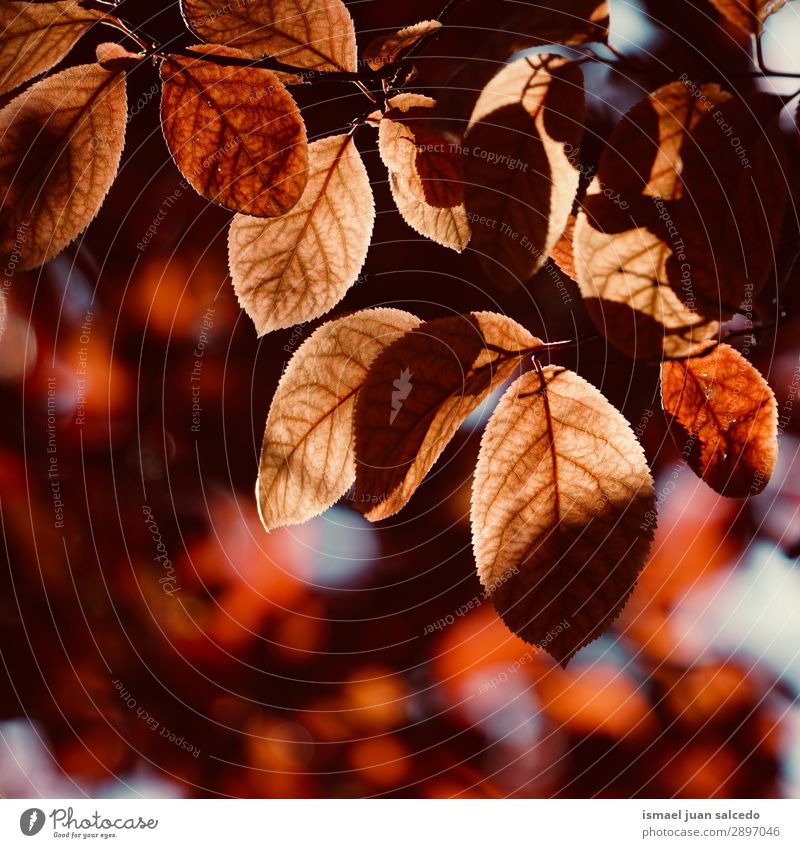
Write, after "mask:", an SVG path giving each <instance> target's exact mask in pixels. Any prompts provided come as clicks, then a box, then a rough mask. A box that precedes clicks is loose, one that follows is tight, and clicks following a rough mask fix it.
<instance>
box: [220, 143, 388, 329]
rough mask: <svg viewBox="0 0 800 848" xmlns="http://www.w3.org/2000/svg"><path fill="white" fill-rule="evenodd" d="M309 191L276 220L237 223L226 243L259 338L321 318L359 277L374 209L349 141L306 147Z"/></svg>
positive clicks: (240, 219) (364, 174) (237, 287)
mask: <svg viewBox="0 0 800 848" xmlns="http://www.w3.org/2000/svg"><path fill="white" fill-rule="evenodd" d="M309 153H310V160H311V161H310V165H309V178H308V185H307V186H306V189H305V191H304V192H303V196H302V197H301V198H300V201H299V203H298V204H297V205H296V206H295V207H294V209H292V210H291V211H290V212H289V213H287V214H286V215H284V216H283V217H281V218H276V219H273V220H264V219H259V218H251V217H247V216H244V215H237V216H236V217H235V218H234V219H233V221H232V222H231V228H230V233H229V236H228V258H229V262H230V269H231V277H232V279H233V286H234V289H235V290H236V295H237V297H238V298H239V302H240V303H241V305H242V306H243V307H244V308H245V310H247V314H248V315H249V316H250V317H251V318H252V319H253V322H254V323H255V325H256V329H257V330H258V333H259V334H263V333H267V332H269V331H270V330H278V329H281V328H283V327H292V326H294V325H295V324H299V323H301V322H303V321H309V320H310V319H312V318H317V317H319V316H320V315H324V314H325V313H326V312H327V311H328V310H329V309H332V308H333V307H334V306H335V305H336V304H337V303H338V302H339V301H340V300H341V299H342V298H343V297H344V296H345V294H346V292H347V290H348V289H349V288H350V286H352V285H353V283H354V282H355V281H356V278H357V277H358V273H359V271H360V270H361V267H362V265H363V264H364V260H365V259H366V256H367V250H368V249H369V242H370V238H371V236H372V227H373V224H374V222H375V204H374V201H373V198H372V189H371V188H370V184H369V177H368V175H367V170H366V168H365V167H364V163H363V161H362V160H361V156H360V155H359V153H358V150H357V149H356V146H355V144H354V143H353V139H352V136H351V135H337V136H330V137H328V138H324V139H321V140H320V141H315V142H313V144H311V145H310V147H309Z"/></svg>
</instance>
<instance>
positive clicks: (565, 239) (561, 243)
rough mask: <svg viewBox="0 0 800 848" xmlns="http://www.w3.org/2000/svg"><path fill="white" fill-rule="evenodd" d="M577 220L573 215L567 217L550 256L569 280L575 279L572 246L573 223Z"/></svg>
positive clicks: (573, 236)
mask: <svg viewBox="0 0 800 848" xmlns="http://www.w3.org/2000/svg"><path fill="white" fill-rule="evenodd" d="M577 220H578V219H577V218H576V217H575V215H570V216H569V220H568V221H567V226H566V228H565V230H564V232H563V233H561V238H559V240H558V241H557V242H556V244H555V247H554V248H553V250H552V253H551V254H550V258H551V259H552V260H553V262H555V263H556V265H558V268H559V270H560V271H562V272H563V273H564V274H566V275H567V276H568V277H569V278H570V279H571V280H574V279H575V278H576V277H575V275H576V273H577V272H576V271H575V251H574V248H573V244H572V243H573V241H574V239H575V223H576V221H577Z"/></svg>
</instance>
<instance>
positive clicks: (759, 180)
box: [667, 93, 788, 317]
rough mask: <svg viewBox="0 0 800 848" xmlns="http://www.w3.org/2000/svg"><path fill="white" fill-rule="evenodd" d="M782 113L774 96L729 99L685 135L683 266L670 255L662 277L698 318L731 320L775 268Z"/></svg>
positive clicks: (782, 178) (677, 209)
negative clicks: (705, 316) (667, 276)
mask: <svg viewBox="0 0 800 848" xmlns="http://www.w3.org/2000/svg"><path fill="white" fill-rule="evenodd" d="M782 108H783V103H782V99H781V98H780V97H778V96H776V95H772V94H766V93H756V94H752V95H750V96H748V98H747V100H746V101H745V100H742V99H740V98H735V97H730V98H729V99H727V100H725V101H724V102H722V103H720V104H719V105H718V108H717V109H716V110H715V111H714V112H713V113H707V114H705V115H704V116H703V117H702V118H701V119H700V120H699V121H697V123H696V124H695V125H694V126H693V127H692V129H691V131H690V132H689V133H688V134H687V135H686V136H685V141H684V143H683V145H682V150H681V159H682V169H681V172H680V184H681V197H680V199H679V200H677V201H676V202H675V204H674V207H673V208H672V209H671V212H672V217H673V219H674V223H675V226H676V228H677V229H678V231H679V233H680V236H681V238H682V239H683V240H684V242H685V253H686V260H685V263H682V262H681V261H679V260H678V259H677V257H676V256H675V254H674V253H673V256H672V257H671V259H670V263H669V265H668V268H667V272H668V275H669V277H670V281H671V283H672V287H673V289H674V290H675V291H676V292H677V293H678V294H679V295H680V296H681V298H682V299H683V301H684V303H686V304H687V306H689V308H691V309H694V310H695V311H697V312H700V313H702V314H707V315H710V316H711V317H715V316H716V315H718V314H719V313H720V310H721V311H722V314H723V315H733V314H734V313H735V312H737V311H738V310H739V309H740V308H741V305H742V303H743V302H746V301H749V302H752V300H753V298H754V296H755V295H757V294H758V293H759V292H760V291H761V289H762V288H763V286H764V284H765V282H766V281H767V278H768V276H769V273H770V271H771V270H772V268H773V265H774V263H775V254H776V251H777V244H778V240H779V236H780V229H781V224H782V223H783V218H784V211H785V208H786V198H787V171H788V168H787V164H786V157H785V154H784V150H783V138H782V133H781V129H780V125H779V116H780V112H781V110H782ZM682 268H683V269H684V271H686V272H687V273H683V272H682V270H681V269H682ZM687 274H688V275H689V276H687Z"/></svg>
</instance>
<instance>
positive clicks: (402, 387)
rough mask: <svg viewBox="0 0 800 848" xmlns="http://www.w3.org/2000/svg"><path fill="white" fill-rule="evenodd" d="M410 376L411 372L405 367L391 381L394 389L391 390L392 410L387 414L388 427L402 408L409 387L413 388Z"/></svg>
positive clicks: (409, 391) (406, 398) (409, 389)
mask: <svg viewBox="0 0 800 848" xmlns="http://www.w3.org/2000/svg"><path fill="white" fill-rule="evenodd" d="M412 376H413V374H411V372H410V371H409V370H408V368H406V369H405V370H404V371H401V372H400V376H399V377H398V378H397V379H396V380H395V381H394V383H392V385H393V386H394V388H395V391H393V392H392V411H391V413H390V414H389V426H390V427H391V426H392V424H394V419H395V418H397V415H398V413H399V412H400V410H401V409H402V408H403V401H404V400H408V396H409V395H410V394H411V389H412V388H413V386H412V385H411V378H412Z"/></svg>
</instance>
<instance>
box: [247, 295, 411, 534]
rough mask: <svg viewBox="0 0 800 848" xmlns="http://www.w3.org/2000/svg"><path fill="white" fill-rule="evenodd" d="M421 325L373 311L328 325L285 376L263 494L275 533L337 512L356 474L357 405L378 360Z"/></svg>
mask: <svg viewBox="0 0 800 848" xmlns="http://www.w3.org/2000/svg"><path fill="white" fill-rule="evenodd" d="M418 324H419V320H418V319H417V318H415V317H414V316H413V315H410V314H409V313H408V312H402V311H400V310H399V309H369V310H366V311H363V312H357V313H355V314H354V315H348V316H347V317H345V318H340V319H339V320H337V321H331V322H329V323H327V324H323V325H322V326H321V327H320V328H319V329H318V330H316V331H315V332H314V333H313V334H312V335H311V336H310V337H309V338H308V339H307V340H306V341H305V342H304V343H303V344H302V345H301V346H300V348H299V349H298V351H297V353H295V355H294V356H293V357H292V361H291V362H290V363H289V366H288V367H287V369H286V371H285V372H284V373H283V376H282V377H281V381H280V383H279V384H278V388H277V390H276V391H275V396H274V397H273V400H272V405H271V406H270V410H269V417H268V418H267V426H266V431H265V433H264V443H263V446H262V448H261V464H260V469H259V477H258V485H257V487H256V490H257V493H258V502H259V509H260V514H261V520H262V522H263V524H264V526H265V527H266V528H267V530H273V529H275V528H276V527H281V526H284V525H286V524H301V523H302V522H304V521H308V520H309V519H310V518H313V517H314V516H315V515H319V514H320V513H321V512H323V510H326V509H327V508H328V507H329V506H332V505H333V504H334V503H335V502H336V501H337V500H338V499H339V498H340V497H342V495H344V494H345V492H346V491H347V490H348V488H349V487H350V486H351V485H352V483H353V481H354V480H355V476H356V465H355V457H354V451H353V407H354V405H355V397H356V393H357V392H358V390H359V388H360V387H361V385H362V383H363V382H364V379H365V377H366V376H367V369H368V368H369V366H370V365H371V364H372V361H373V360H374V359H375V357H376V356H377V355H378V354H379V353H380V352H381V351H382V350H383V349H384V348H385V347H386V346H387V345H389V344H391V343H392V342H393V341H394V340H395V339H397V338H398V337H399V336H400V335H401V334H402V333H404V332H406V331H408V330H411V329H413V328H414V327H415V326H417V325H418Z"/></svg>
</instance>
